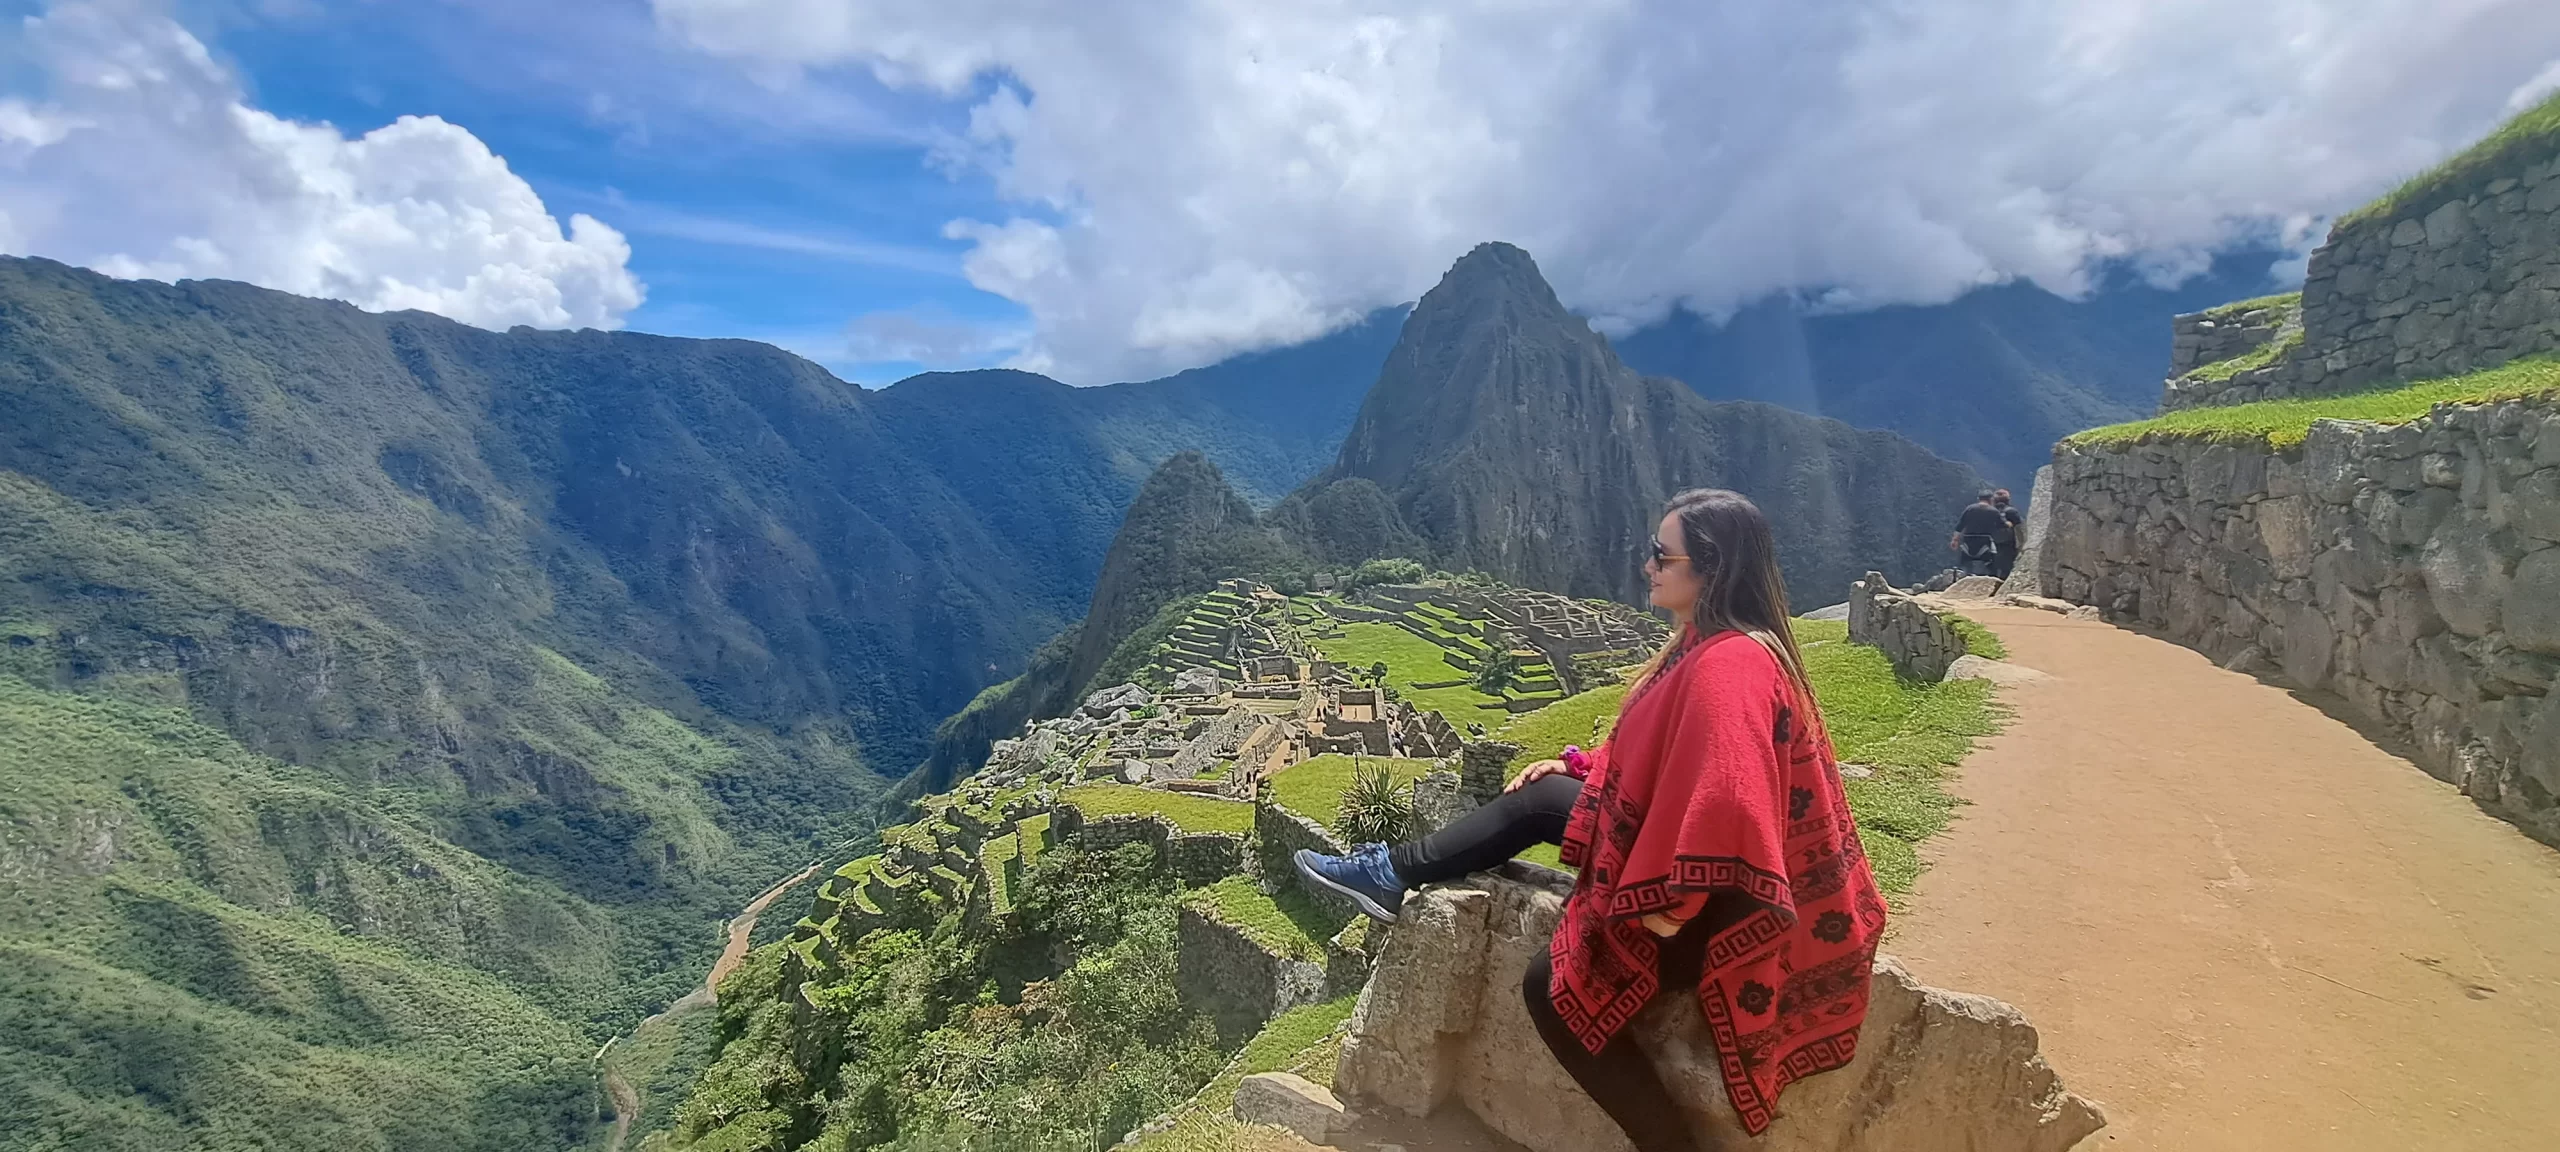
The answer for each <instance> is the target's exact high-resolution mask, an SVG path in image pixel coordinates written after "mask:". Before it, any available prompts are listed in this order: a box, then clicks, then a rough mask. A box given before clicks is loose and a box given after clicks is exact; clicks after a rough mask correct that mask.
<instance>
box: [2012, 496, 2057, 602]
mask: <svg viewBox="0 0 2560 1152" xmlns="http://www.w3.org/2000/svg"><path fill="white" fill-rule="evenodd" d="M2051 535H2053V465H2051V464H2047V465H2045V466H2044V467H2042V468H2038V469H2036V482H2035V487H2034V489H2033V490H2032V491H2031V492H2029V493H2028V495H2027V522H2026V524H2025V525H2023V526H2022V527H2021V528H2020V529H2019V534H2018V563H2017V565H2016V567H2014V568H2012V569H2011V570H2010V572H2009V578H2008V579H2007V580H2003V581H2001V582H2000V594H2001V595H2003V596H2042V595H2044V575H2043V573H2044V541H2045V537H2047V536H2051Z"/></svg>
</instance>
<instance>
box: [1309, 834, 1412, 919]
mask: <svg viewBox="0 0 2560 1152" xmlns="http://www.w3.org/2000/svg"><path fill="white" fill-rule="evenodd" d="M1294 859H1295V860H1296V861H1297V864H1298V875H1300V876H1304V877H1306V878H1307V882H1308V883H1310V884H1313V885H1315V886H1316V887H1318V888H1322V889H1324V890H1326V891H1328V892H1331V893H1333V894H1335V895H1337V896H1341V897H1342V898H1344V899H1346V900H1349V901H1351V902H1352V903H1353V904H1356V905H1358V906H1359V907H1360V910H1361V911H1362V912H1366V913H1368V914H1369V918H1370V919H1372V920H1375V921H1377V922H1379V923H1381V924H1393V923H1395V922H1396V909H1398V908H1400V907H1402V906H1403V905H1404V881H1402V880H1399V879H1397V878H1396V866H1395V865H1394V864H1393V863H1392V862H1390V861H1389V860H1388V859H1387V846H1386V845H1384V844H1363V845H1361V846H1359V847H1357V848H1354V849H1352V850H1351V854H1350V855H1348V856H1327V855H1325V854H1324V853H1321V852H1318V851H1315V850H1314V849H1311V848H1300V849H1298V854H1297V855H1296V856H1295V857H1294Z"/></svg>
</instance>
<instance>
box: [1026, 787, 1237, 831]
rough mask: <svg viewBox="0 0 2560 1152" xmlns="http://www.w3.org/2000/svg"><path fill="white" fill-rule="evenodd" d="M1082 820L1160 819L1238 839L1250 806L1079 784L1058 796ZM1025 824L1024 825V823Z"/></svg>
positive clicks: (1209, 799)
mask: <svg viewBox="0 0 2560 1152" xmlns="http://www.w3.org/2000/svg"><path fill="white" fill-rule="evenodd" d="M1058 799H1059V800H1060V801H1061V802H1063V803H1068V804H1073V805H1075V806H1076V809H1077V810H1078V811H1080V812H1083V813H1084V818H1085V819H1086V820H1100V819H1102V818H1104V817H1107V816H1162V817H1164V818H1165V819H1166V820H1168V821H1171V822H1172V823H1173V826H1174V827H1176V828H1179V829H1182V830H1183V831H1185V832H1225V833H1229V834H1231V835H1236V836H1242V835H1244V834H1245V833H1246V832H1249V831H1252V829H1253V805H1251V804H1247V803H1244V802H1243V801H1240V800H1217V799H1212V798H1210V797H1207V796H1190V795H1185V794H1183V793H1180V792H1159V791H1156V790H1154V789H1152V788H1140V787H1136V786H1134V785H1130V784H1115V783H1108V782H1106V783H1100V784H1083V785H1078V786H1077V787H1074V788H1070V789H1068V790H1066V791H1065V792H1064V793H1061V794H1060V795H1059V797H1058ZM1026 823H1028V822H1027V821H1026Z"/></svg>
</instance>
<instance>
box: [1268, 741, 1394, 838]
mask: <svg viewBox="0 0 2560 1152" xmlns="http://www.w3.org/2000/svg"><path fill="white" fill-rule="evenodd" d="M1364 759H1367V760H1370V761H1381V760H1382V761H1385V762H1386V763H1387V764H1388V765H1389V766H1390V767H1391V768H1393V770H1394V772H1395V776H1396V779H1397V780H1399V781H1412V780H1418V779H1420V778H1421V777H1422V775H1423V774H1424V773H1426V772H1429V771H1431V761H1429V760H1398V759H1393V758H1390V757H1386V756H1369V757H1364ZM1352 767H1353V763H1352V758H1351V757H1350V756H1347V755H1344V754H1341V753H1338V752H1335V753H1327V754H1325V755H1322V756H1316V757H1312V758H1309V759H1307V760H1303V761H1300V762H1299V763H1296V764H1292V765H1290V766H1289V767H1288V768H1286V769H1283V770H1282V771H1281V772H1280V774H1279V775H1277V776H1274V777H1272V778H1271V800H1272V802H1273V803H1275V804H1278V805H1280V806H1281V807H1283V808H1286V809H1288V810H1290V811H1292V812H1295V813H1297V814H1298V815H1300V816H1304V817H1306V818H1307V819H1309V820H1313V821H1315V822H1316V823H1318V824H1322V825H1324V826H1325V827H1327V828H1331V827H1333V825H1334V822H1335V821H1337V820H1340V819H1341V818H1342V794H1343V792H1345V791H1346V790H1348V789H1349V788H1350V787H1351V771H1352Z"/></svg>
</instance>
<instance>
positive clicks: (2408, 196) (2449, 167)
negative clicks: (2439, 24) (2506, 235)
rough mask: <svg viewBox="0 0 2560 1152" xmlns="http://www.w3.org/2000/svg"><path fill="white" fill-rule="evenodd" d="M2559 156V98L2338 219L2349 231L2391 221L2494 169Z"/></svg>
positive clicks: (2539, 105)
mask: <svg viewBox="0 0 2560 1152" xmlns="http://www.w3.org/2000/svg"><path fill="white" fill-rule="evenodd" d="M2554 152H2560V93H2555V94H2554V95H2552V96H2551V97H2549V98H2547V99H2545V100H2544V101H2543V102H2542V103H2540V104H2536V105H2534V106H2533V107H2531V108H2527V109H2525V110H2524V111H2523V112H2520V113H2517V114H2516V117H2515V118H2514V119H2512V120H2509V121H2507V122H2506V124H2505V125H2503V126H2501V127H2500V128H2499V129H2498V130H2497V131H2495V132H2492V133H2490V134H2489V135H2488V136H2487V137H2485V138H2484V139H2482V140H2481V141H2480V142H2479V143H2477V144H2474V145H2472V146H2471V147H2469V148H2466V149H2464V150H2463V151H2462V152H2461V153H2460V154H2459V155H2456V156H2455V157H2453V158H2452V159H2450V160H2447V161H2445V162H2444V163H2442V164H2438V165H2436V166H2435V167H2433V168H2430V169H2428V170H2426V171H2424V172H2421V173H2419V174H2418V175H2416V176H2414V177H2412V178H2410V180H2409V181H2408V182H2407V183H2405V184H2402V185H2401V186H2399V187H2398V188H2394V189H2392V190H2391V192H2390V193H2389V194H2387V195H2385V196H2383V197H2382V198H2381V199H2379V200H2376V201H2374V202H2372V203H2370V204H2367V205H2365V206H2364V207H2362V208H2358V209H2356V210H2355V211H2353V212H2349V213H2347V214H2346V215H2345V216H2341V217H2339V218H2338V227H2341V228H2344V227H2347V226H2349V225H2351V224H2355V223H2358V222H2361V221H2365V220H2374V219H2381V218H2386V217H2389V216H2391V215H2392V214H2394V213H2396V212H2398V211H2399V210H2400V209H2401V208H2403V207H2405V206H2407V205H2409V204H2412V203H2415V202H2417V201H2419V200H2421V199H2424V198H2425V197H2427V196H2428V195H2430V194H2432V193H2434V192H2436V191H2438V190H2440V189H2443V188H2446V187H2449V186H2451V185H2454V184H2458V183H2461V182H2463V181H2466V180H2469V179H2471V178H2472V177H2474V176H2476V175H2479V174H2481V173H2484V172H2488V171H2491V170H2493V169H2497V168H2502V167H2509V166H2510V165H2522V164H2528V163H2532V162H2534V161H2535V160H2536V159H2538V158H2541V157H2546V156H2549V155H2551V154H2552V153H2554Z"/></svg>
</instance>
